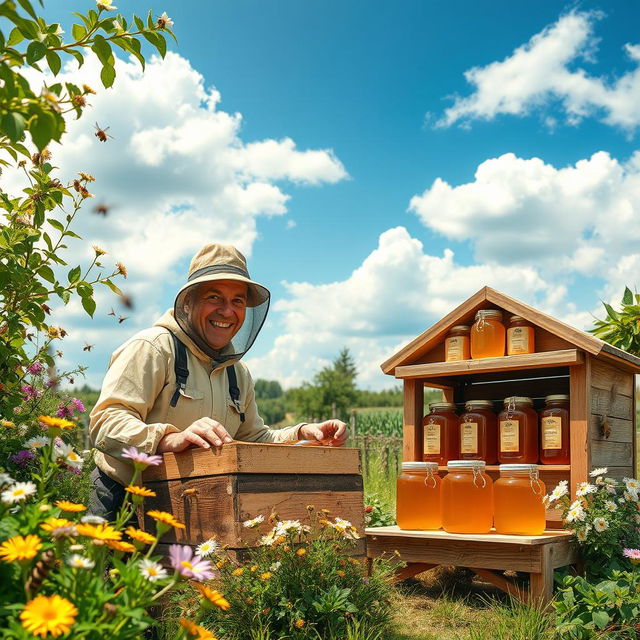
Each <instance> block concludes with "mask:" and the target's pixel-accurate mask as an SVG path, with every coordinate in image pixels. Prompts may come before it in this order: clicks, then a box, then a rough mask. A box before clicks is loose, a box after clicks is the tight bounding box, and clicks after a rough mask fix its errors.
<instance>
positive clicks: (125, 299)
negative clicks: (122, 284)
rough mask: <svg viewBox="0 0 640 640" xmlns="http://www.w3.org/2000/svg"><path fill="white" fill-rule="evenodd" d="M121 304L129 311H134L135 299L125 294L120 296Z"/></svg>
mask: <svg viewBox="0 0 640 640" xmlns="http://www.w3.org/2000/svg"><path fill="white" fill-rule="evenodd" d="M120 302H121V303H122V305H123V306H125V307H126V308H127V309H133V298H132V297H131V296H128V295H127V294H126V293H123V294H122V295H121V296H120Z"/></svg>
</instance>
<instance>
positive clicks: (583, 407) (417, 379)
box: [367, 287, 640, 600]
mask: <svg viewBox="0 0 640 640" xmlns="http://www.w3.org/2000/svg"><path fill="white" fill-rule="evenodd" d="M479 309H499V310H501V311H502V312H503V314H504V316H505V319H506V318H507V317H508V316H509V315H518V316H521V317H522V318H524V319H525V320H527V321H528V322H529V323H530V324H531V325H532V326H533V328H534V333H535V342H536V352H535V353H531V354H521V355H511V356H503V357H499V358H483V359H479V360H462V361H458V362H445V345H444V342H445V338H446V336H447V334H448V332H449V331H450V329H451V328H452V327H453V326H455V325H460V324H466V325H470V324H472V323H473V319H474V316H475V314H476V312H477V311H478V310H479ZM382 370H383V372H384V373H386V374H389V375H393V376H395V377H396V378H398V379H400V380H402V381H403V384H404V419H403V460H405V461H419V460H422V459H423V438H424V433H423V428H422V421H423V416H424V388H425V387H432V388H436V389H441V390H442V396H443V400H444V401H446V402H452V403H454V404H456V406H457V408H458V409H459V410H461V409H463V407H464V403H465V402H466V401H467V400H491V401H492V402H493V403H494V409H497V410H499V408H501V407H502V401H503V400H504V398H506V397H509V396H529V397H532V398H533V399H534V403H535V408H536V409H540V408H541V407H542V405H543V401H544V398H545V396H547V395H552V394H568V395H569V413H570V422H569V431H570V447H571V460H570V464H568V465H540V466H539V469H540V478H541V480H543V481H544V482H545V484H546V487H547V491H548V492H550V491H552V490H553V489H554V488H555V487H556V486H557V484H558V483H559V482H560V481H561V480H567V481H568V482H569V486H570V490H571V493H572V495H573V496H575V491H576V487H577V485H578V483H580V482H585V481H587V480H588V477H589V471H590V470H591V469H592V468H594V467H608V469H609V475H610V476H612V477H616V478H622V477H625V476H634V475H635V472H636V401H635V374H636V373H638V372H640V358H637V357H635V356H633V355H631V354H629V353H627V352H625V351H623V350H621V349H618V348H616V347H613V346H611V345H610V344H607V343H606V342H603V341H602V340H599V339H597V338H595V337H593V336H592V335H589V334H587V333H585V332H583V331H580V330H578V329H575V328H573V327H570V326H569V325H566V324H564V323H563V322H560V321H559V320H556V319H555V318H553V317H551V316H549V315H547V314H544V313H542V312H540V311H538V310H536V309H534V308H533V307H530V306H528V305H526V304H523V303H522V302H519V301H517V300H515V299H513V298H511V297H509V296H507V295H505V294H503V293H500V292H498V291H495V290H494V289H491V288H489V287H484V288H483V289H481V290H480V291H478V292H477V293H476V294H475V295H473V296H471V298H469V299H468V300H467V301H466V302H464V303H462V304H461V305H460V306H459V307H457V308H456V309H454V310H453V311H452V312H451V313H449V314H448V315H447V316H445V317H444V318H442V320H440V321H439V322H437V323H436V324H435V325H433V326H432V327H431V328H430V329H428V330H427V331H425V332H424V333H422V334H421V335H420V336H418V337H417V338H415V339H414V340H413V341H412V342H410V343H409V344H408V345H407V346H405V347H404V348H403V349H401V350H400V351H398V352H397V353H396V354H394V355H393V356H392V357H391V358H389V359H388V360H387V361H386V362H384V363H383V364H382ZM486 470H487V472H488V474H489V475H490V476H491V477H492V478H493V479H494V480H495V479H496V478H497V477H498V465H487V467H486ZM440 473H446V467H441V468H440ZM546 527H547V530H551V531H547V532H545V534H544V535H542V536H533V537H530V536H497V535H496V534H488V535H485V536H470V535H452V534H447V533H445V532H428V533H427V532H415V531H414V532H412V531H402V530H400V529H398V528H397V527H392V528H389V527H385V528H381V529H367V541H368V556H369V557H375V556H377V555H381V554H383V553H392V552H393V551H394V550H396V549H397V550H398V551H399V552H400V553H401V558H402V559H403V560H406V561H407V562H409V563H416V564H417V565H423V569H422V570H426V569H428V568H431V567H432V566H436V565H440V564H457V565H459V566H468V567H470V568H472V569H473V570H474V571H475V572H476V573H478V574H479V575H482V576H483V577H484V578H485V579H487V580H489V581H491V582H492V583H493V584H495V585H497V586H499V587H500V588H502V589H504V590H506V591H509V592H510V593H513V594H514V595H518V594H520V595H521V596H522V597H528V596H532V597H534V598H541V599H542V600H546V599H548V598H549V597H550V593H551V592H550V589H551V585H552V577H553V569H554V568H556V567H560V566H563V565H566V564H571V563H573V562H574V561H575V559H576V558H575V554H574V552H573V551H572V550H571V546H570V539H569V538H568V537H567V534H566V533H564V532H562V531H560V529H561V528H562V522H561V517H560V513H559V512H558V511H555V510H550V511H548V512H547V523H546ZM554 530H555V531H554ZM519 567H529V568H522V569H520V568H519ZM419 568H420V567H419V566H413V567H412V566H411V564H410V565H409V566H408V567H407V570H406V571H405V572H404V574H403V575H404V576H405V577H408V576H409V575H415V574H416V573H417V572H418V571H417V570H418V569H419ZM504 569H511V570H515V571H519V570H523V571H527V572H529V573H530V575H531V586H530V590H529V591H530V593H523V592H522V591H521V590H518V589H517V588H516V586H515V585H514V584H513V583H511V582H509V581H507V580H506V579H505V578H504V577H503V576H501V575H499V574H496V573H495V571H493V570H504ZM401 577H402V576H401Z"/></svg>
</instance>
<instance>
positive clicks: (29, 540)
mask: <svg viewBox="0 0 640 640" xmlns="http://www.w3.org/2000/svg"><path fill="white" fill-rule="evenodd" d="M41 548H42V541H41V540H40V538H39V537H38V536H34V535H31V534H30V535H28V536H14V537H13V538H9V539H8V540H5V541H4V542H3V543H2V544H1V545H0V558H1V559H2V560H4V562H15V561H18V562H22V561H23V560H31V558H34V557H35V555H36V554H37V553H38V551H40V549H41Z"/></svg>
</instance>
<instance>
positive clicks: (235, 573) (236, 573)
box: [231, 567, 244, 576]
mask: <svg viewBox="0 0 640 640" xmlns="http://www.w3.org/2000/svg"><path fill="white" fill-rule="evenodd" d="M243 573H244V569H243V568H242V567H238V568H237V569H234V570H233V571H232V572H231V575H232V576H241V575H242V574H243Z"/></svg>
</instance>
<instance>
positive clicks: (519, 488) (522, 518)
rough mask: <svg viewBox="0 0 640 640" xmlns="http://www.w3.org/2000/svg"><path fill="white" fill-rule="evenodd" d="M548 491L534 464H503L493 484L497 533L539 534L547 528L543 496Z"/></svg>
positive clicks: (494, 520) (494, 518) (494, 519)
mask: <svg viewBox="0 0 640 640" xmlns="http://www.w3.org/2000/svg"><path fill="white" fill-rule="evenodd" d="M546 492H547V490H546V487H545V485H544V482H542V481H541V480H540V477H539V473H538V467H537V466H536V465H535V464H501V465H500V477H499V478H498V480H496V481H495V483H494V484H493V523H494V526H495V529H496V533H509V534H515V535H529V536H536V535H540V534H541V533H542V532H543V531H544V529H545V522H546V510H545V506H544V503H543V501H542V499H543V498H544V496H545V494H546Z"/></svg>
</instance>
